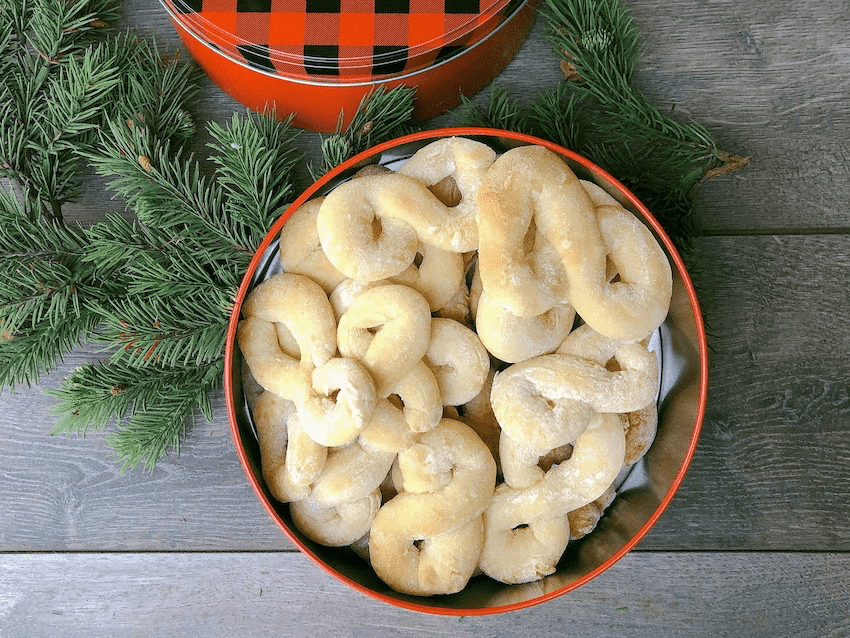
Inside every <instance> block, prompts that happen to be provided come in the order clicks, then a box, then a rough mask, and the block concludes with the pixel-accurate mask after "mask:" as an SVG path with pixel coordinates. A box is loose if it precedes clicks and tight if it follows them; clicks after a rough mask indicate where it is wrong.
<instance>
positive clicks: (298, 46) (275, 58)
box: [163, 0, 516, 82]
mask: <svg viewBox="0 0 850 638" xmlns="http://www.w3.org/2000/svg"><path fill="white" fill-rule="evenodd" d="M163 2H164V3H165V4H166V5H167V6H168V8H169V9H171V10H172V12H173V14H174V17H175V19H176V20H178V21H179V22H180V23H181V25H182V26H183V27H184V28H186V29H187V30H189V31H190V32H192V33H193V34H194V35H195V36H197V37H199V38H200V39H202V40H204V41H206V42H207V43H209V44H210V45H211V46H213V47H215V48H216V49H218V50H219V51H220V52H221V53H222V54H224V55H226V56H227V57H229V58H231V59H233V60H236V61H238V62H242V63H246V64H248V65H250V66H252V67H255V68H257V69H259V70H262V71H265V72H268V73H273V74H277V75H282V76H287V77H294V78H299V79H315V80H320V81H322V82H351V81H363V80H373V79H375V78H381V77H391V76H394V75H403V74H407V73H412V72H415V71H418V70H421V69H424V68H426V67H428V66H431V65H433V64H436V63H439V62H441V61H443V60H445V59H447V58H449V57H453V56H455V55H458V54H460V53H461V52H462V51H463V49H465V48H467V47H469V46H472V45H473V44H475V43H476V42H478V41H480V40H481V39H482V38H484V37H485V36H487V35H488V34H489V33H491V32H492V31H493V30H494V29H495V28H496V27H498V26H499V25H500V24H501V23H502V22H503V21H504V19H505V18H506V17H507V16H509V15H510V12H511V11H512V10H513V9H514V8H515V5H516V2H515V1H514V2H512V1H511V0H163Z"/></svg>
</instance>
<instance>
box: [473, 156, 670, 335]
mask: <svg viewBox="0 0 850 638" xmlns="http://www.w3.org/2000/svg"><path fill="white" fill-rule="evenodd" d="M589 191H592V194H593V196H594V197H596V201H599V202H605V204H603V205H601V206H597V205H596V203H595V201H594V199H592V197H591V195H589V194H588V192H589ZM608 203H610V202H608V200H607V199H606V198H604V197H603V196H602V195H600V194H599V193H597V192H596V191H593V190H592V187H591V186H589V185H588V186H586V185H585V184H582V182H580V181H579V180H578V178H577V177H576V176H575V175H574V174H573V172H572V171H571V170H570V169H569V167H568V166H567V165H566V164H565V163H564V161H563V160H562V159H561V158H560V157H559V156H558V155H556V154H555V153H553V152H552V151H549V150H548V149H546V148H544V147H539V146H524V147H518V148H514V149H511V150H510V151H507V152H506V153H504V154H503V155H501V156H500V157H499V158H498V159H497V160H496V161H495V162H494V163H493V166H492V167H491V169H490V170H489V171H488V173H487V178H486V180H485V182H484V185H483V186H482V187H481V190H480V192H479V206H480V214H479V235H480V244H481V247H480V249H479V267H480V270H481V279H482V284H483V287H484V290H485V291H487V293H488V294H490V295H491V296H492V298H493V299H494V300H495V301H497V302H498V303H500V304H502V305H504V306H505V307H506V308H508V309H509V310H510V311H511V312H512V313H513V314H515V315H519V316H534V315H540V314H542V313H543V312H545V311H546V310H548V309H549V308H551V307H552V306H554V305H556V304H558V303H563V302H568V303H569V304H570V305H572V306H573V308H575V310H576V312H577V313H578V314H579V315H580V316H581V317H582V318H583V319H584V320H585V321H586V322H587V323H588V324H590V325H591V326H593V328H594V329H595V330H597V331H598V332H600V333H602V334H604V335H605V336H608V337H611V338H615V339H641V338H644V337H646V336H647V335H648V334H650V333H651V332H652V331H653V330H654V329H655V328H657V327H658V326H659V325H660V324H661V322H662V321H663V320H664V317H665V316H666V313H667V308H668V306H669V303H670V296H671V292H672V274H671V271H670V263H669V261H668V260H667V257H666V255H665V254H664V252H663V250H662V249H661V247H660V246H659V245H658V242H656V241H655V238H654V237H653V236H652V233H651V232H650V231H649V230H648V229H647V228H646V226H644V225H643V224H641V223H640V222H639V221H638V220H637V219H636V218H635V217H634V216H633V215H631V214H630V213H628V212H627V211H625V209H623V208H622V207H619V206H612V205H607V204H608ZM532 228H534V238H535V239H534V242H533V243H534V247H533V250H532V251H531V252H529V251H528V250H527V239H526V238H527V236H528V235H529V233H530V231H531V229H532ZM555 256H556V257H557V259H554V257H555ZM608 256H610V258H611V260H612V261H613V262H614V264H615V265H616V266H617V269H618V272H619V279H618V280H615V281H613V282H610V281H609V279H608V276H607V271H606V257H608Z"/></svg>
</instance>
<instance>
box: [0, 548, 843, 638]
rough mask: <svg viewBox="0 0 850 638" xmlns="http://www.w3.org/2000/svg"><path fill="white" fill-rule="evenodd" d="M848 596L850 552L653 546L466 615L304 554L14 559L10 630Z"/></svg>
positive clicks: (1, 609) (690, 624) (771, 612)
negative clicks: (545, 597)
mask: <svg viewBox="0 0 850 638" xmlns="http://www.w3.org/2000/svg"><path fill="white" fill-rule="evenodd" d="M848 592H850V557H848V556H846V555H835V554H792V555H782V554H779V555H765V554H726V553H716V554H715V553H708V554H702V553H696V554H670V553H659V554H656V553H641V554H632V555H629V556H627V557H626V558H624V559H623V560H622V561H620V562H619V563H618V564H617V565H615V566H614V568H612V569H610V570H609V571H607V572H606V573H604V574H602V575H600V576H598V577H597V578H596V579H594V580H592V581H591V582H590V583H588V584H586V585H585V586H584V587H582V588H580V589H578V590H576V591H574V592H570V593H568V594H565V595H563V596H561V597H559V598H556V599H555V600H552V601H550V602H547V603H544V604H542V605H538V606H535V607H531V608H529V609H525V610H521V611H516V612H511V613H508V614H500V615H494V616H486V617H461V618H457V617H444V616H434V615H426V614H422V613H418V612H413V611H407V610H402V609H398V608H395V607H391V606H389V605H385V604H383V603H378V602H376V601H374V600H372V599H371V598H368V597H366V596H364V595H362V594H360V593H357V592H355V591H353V590H351V589H348V588H347V587H346V586H344V585H342V584H341V583H339V582H337V581H336V580H334V579H333V578H331V577H330V576H328V575H327V574H325V573H324V572H322V571H321V570H319V569H318V568H317V567H316V566H315V565H313V564H312V563H310V562H309V561H308V560H307V559H306V558H304V557H302V556H300V555H299V554H287V553H284V554H230V553H225V554H62V555H13V556H5V557H3V558H2V559H0V636H3V637H4V638H7V637H8V638H12V637H26V638H46V637H48V636H51V637H52V636H61V637H62V638H91V637H92V636H123V637H124V638H133V637H134V636H140V637H141V636H156V637H157V638H172V637H173V638H195V637H202V636H204V637H206V636H213V635H215V636H243V637H245V638H250V637H252V636H258V637H259V636H270V635H274V636H278V637H279V638H288V637H292V638H303V637H304V636H322V637H323V638H342V637H346V638H355V637H357V638H361V637H362V638H395V637H397V636H399V635H401V636H405V637H408V636H410V637H423V638H424V637H425V636H445V637H446V638H449V637H450V638H465V637H469V636H489V637H492V638H496V637H499V638H512V637H516V638H519V637H528V636H535V637H539V638H550V637H555V636H564V635H570V636H594V638H614V637H617V638H622V636H629V637H630V638H641V637H652V638H664V637H666V636H688V637H689V638H700V637H703V636H704V637H712V638H718V637H721V638H722V637H727V636H728V637H740V636H746V637H747V638H761V637H764V638H783V637H787V638H843V637H844V636H847V635H848V632H850V618H848V615H847V609H848V605H850V593H848ZM814 600H816V601H817V605H812V604H811V601H814Z"/></svg>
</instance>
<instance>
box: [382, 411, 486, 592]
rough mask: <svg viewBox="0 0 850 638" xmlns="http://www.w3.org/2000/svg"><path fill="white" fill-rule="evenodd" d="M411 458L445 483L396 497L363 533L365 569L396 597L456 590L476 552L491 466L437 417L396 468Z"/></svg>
mask: <svg viewBox="0 0 850 638" xmlns="http://www.w3.org/2000/svg"><path fill="white" fill-rule="evenodd" d="M411 455H412V456H414V457H415V459H416V460H421V461H422V463H424V464H426V465H431V466H433V467H435V468H439V471H438V474H443V475H448V476H450V480H448V482H446V483H445V484H442V483H443V481H437V483H436V485H435V484H434V483H433V482H431V485H430V486H429V487H436V489H435V490H434V491H431V492H423V493H417V492H411V491H402V492H400V493H399V494H398V495H397V496H395V497H394V498H393V499H391V500H390V501H388V502H387V503H385V504H384V506H383V507H381V509H380V510H378V514H377V516H376V517H375V522H374V523H373V525H372V530H371V532H370V545H369V553H370V557H371V560H372V567H373V568H374V569H375V573H376V574H377V575H378V576H379V577H380V578H381V579H382V580H383V581H384V582H386V583H387V584H388V585H389V586H390V587H392V588H393V589H395V590H396V591H400V592H403V593H409V594H414V595H430V594H434V593H454V592H456V591H460V589H462V588H463V587H464V586H465V585H466V582H467V581H468V580H469V578H470V577H471V576H472V573H473V571H474V569H475V566H476V563H477V559H478V555H479V552H480V549H481V542H482V540H483V539H482V535H483V529H482V527H481V522H480V516H481V512H483V511H484V508H485V507H486V506H487V503H488V501H489V500H490V497H491V496H492V494H493V486H494V484H495V480H496V464H495V462H494V461H493V457H492V456H491V455H490V452H489V451H488V449H487V446H485V445H484V443H483V442H482V441H481V439H479V438H478V436H477V435H476V434H475V432H473V431H472V430H471V429H470V428H469V427H468V426H466V425H464V424H463V423H460V422H459V421H454V420H452V419H442V420H441V421H440V423H439V424H438V425H437V427H436V428H434V429H433V430H430V431H429V432H426V433H425V434H423V435H422V436H421V437H420V439H419V442H418V443H417V444H415V445H414V446H413V447H412V448H410V450H407V451H405V452H403V453H402V455H401V457H400V465H401V466H402V467H404V466H405V461H403V460H402V458H403V457H405V456H407V457H410V456H411ZM414 465H416V463H414ZM426 473H427V472H426ZM403 482H405V483H406V479H405V480H403ZM476 521H477V522H476ZM417 541H422V542H421V547H418V546H417V544H416V542H417Z"/></svg>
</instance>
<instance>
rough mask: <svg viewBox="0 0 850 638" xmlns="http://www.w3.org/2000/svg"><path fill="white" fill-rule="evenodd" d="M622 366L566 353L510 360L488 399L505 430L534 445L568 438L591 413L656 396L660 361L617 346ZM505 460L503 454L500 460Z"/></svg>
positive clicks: (634, 406)
mask: <svg viewBox="0 0 850 638" xmlns="http://www.w3.org/2000/svg"><path fill="white" fill-rule="evenodd" d="M616 356H617V360H618V361H619V362H620V364H621V367H622V370H620V371H618V372H610V371H608V370H606V369H605V368H603V367H602V366H600V365H597V364H595V363H592V362H589V361H586V360H584V359H579V358H577V357H573V356H570V355H565V354H557V353H555V354H548V355H542V356H540V357H535V358H534V359H529V360H528V361H523V362H521V363H517V364H514V365H513V366H511V367H510V368H508V369H507V370H505V371H504V372H502V373H501V374H499V375H497V376H496V378H495V379H494V381H493V388H492V390H491V395H490V396H491V403H492V406H493V412H494V413H495V415H496V418H497V419H498V421H499V424H500V425H501V426H502V431H503V433H504V434H506V435H508V436H509V437H511V438H512V439H514V440H515V441H517V442H518V443H522V444H524V445H526V446H529V447H531V448H533V449H535V450H541V451H542V450H550V449H552V448H556V447H558V446H560V445H564V444H565V443H569V442H571V441H573V440H575V438H576V437H577V436H578V435H579V434H581V430H582V429H583V428H584V427H585V426H586V423H587V421H586V418H581V415H585V417H586V415H587V413H588V409H587V407H585V406H588V407H589V408H590V409H591V410H592V411H593V412H614V413H622V412H630V411H632V410H638V409H640V408H642V407H644V406H646V405H647V404H648V403H650V402H651V401H652V400H653V399H654V398H655V393H656V387H657V379H658V363H657V359H656V357H655V355H654V354H652V353H650V352H649V351H648V350H647V349H646V348H645V347H644V346H642V345H640V344H636V343H623V344H621V345H620V346H619V347H618V348H617V351H616ZM503 463H504V459H503Z"/></svg>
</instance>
